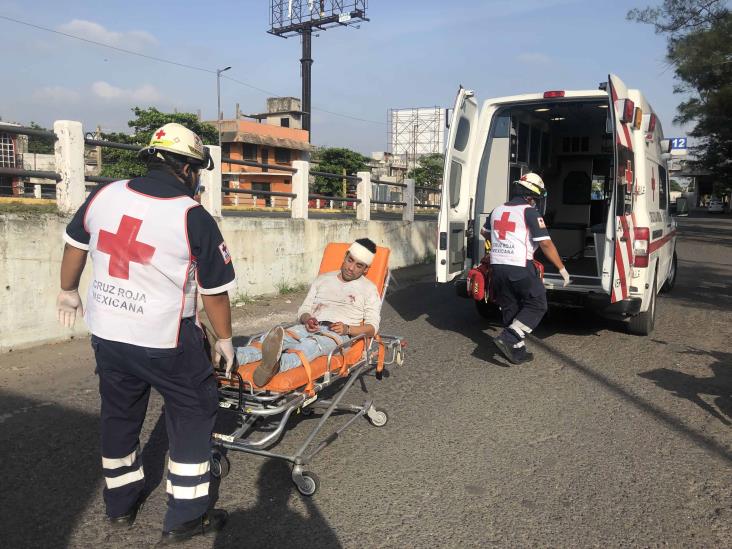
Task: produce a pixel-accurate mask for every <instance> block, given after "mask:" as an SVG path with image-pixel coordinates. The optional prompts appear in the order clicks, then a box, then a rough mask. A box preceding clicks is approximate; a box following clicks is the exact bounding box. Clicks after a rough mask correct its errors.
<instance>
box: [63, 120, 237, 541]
mask: <svg viewBox="0 0 732 549" xmlns="http://www.w3.org/2000/svg"><path fill="white" fill-rule="evenodd" d="M140 156H141V158H142V160H143V161H144V162H145V164H146V165H147V168H148V173H147V175H145V176H144V177H137V178H134V179H131V180H129V181H116V182H114V183H109V184H107V185H104V186H100V187H98V188H97V189H95V190H94V191H93V192H92V193H91V194H90V196H89V198H88V199H87V200H86V202H85V203H84V204H83V205H82V207H81V208H80V209H79V211H78V212H76V215H75V216H74V218H73V219H72V220H71V222H70V223H69V225H68V227H67V228H66V232H65V234H64V240H65V241H66V247H65V249H64V256H63V261H62V265H61V293H60V294H59V296H58V301H57V309H58V317H59V321H61V322H62V323H63V324H65V325H66V326H69V327H70V326H73V323H74V320H75V318H76V315H77V313H82V312H83V314H84V318H85V320H86V323H87V326H88V327H89V330H90V331H91V333H92V340H91V344H92V347H93V349H94V354H95V357H96V362H97V369H96V373H97V374H98V375H99V393H100V395H101V400H102V405H101V446H102V468H103V472H104V479H105V484H106V486H105V488H104V501H105V504H106V512H107V517H108V520H109V523H110V525H112V526H115V527H122V528H129V527H130V526H132V525H133V523H134V521H135V518H136V517H137V513H138V511H139V509H140V506H141V505H142V502H143V500H144V498H145V497H146V494H145V493H144V492H143V489H144V484H145V474H144V471H143V467H142V458H141V456H140V439H139V436H140V429H141V428H142V424H143V422H144V420H145V413H146V411H147V404H148V399H149V397H150V387H154V388H155V390H156V391H158V392H159V393H160V394H161V395H162V397H163V400H164V401H165V422H166V428H167V433H168V441H169V449H170V455H169V460H168V478H167V489H166V491H167V493H168V508H167V512H166V515H165V519H164V522H163V536H162V542H164V543H169V542H177V541H181V540H185V539H188V538H190V537H192V536H194V535H197V534H202V533H205V532H207V531H213V530H218V529H219V528H221V527H222V526H223V524H224V522H225V521H226V517H227V514H226V511H223V510H220V509H209V508H208V507H209V479H210V473H209V467H210V465H209V463H210V456H211V431H212V429H213V425H214V420H215V418H216V411H217V408H218V395H217V390H216V387H217V385H216V379H215V377H214V372H213V367H212V364H211V361H210V357H209V356H208V354H207V353H206V352H205V351H204V344H203V335H202V331H201V328H200V326H199V325H198V322H197V318H196V309H197V308H196V301H197V294H198V292H200V293H201V294H202V300H203V306H204V308H205V310H206V314H207V316H208V318H209V320H210V322H211V325H212V326H213V330H214V331H215V332H216V335H217V336H218V337H219V338H220V339H219V340H218V341H217V343H216V352H217V354H218V355H219V356H223V357H224V358H225V359H226V362H227V366H228V367H229V368H230V367H231V366H232V365H233V360H234V349H233V346H232V344H231V310H230V308H229V296H228V290H229V289H231V288H233V286H234V268H233V265H232V263H231V256H230V255H229V251H228V249H227V248H226V244H225V243H224V239H223V238H222V236H221V233H220V232H219V229H218V227H217V226H216V222H215V221H214V219H213V218H212V217H211V215H209V213H208V212H206V210H204V209H203V208H202V207H201V206H200V204H199V203H198V202H196V201H195V200H194V199H193V196H194V195H195V194H196V191H197V188H198V182H199V172H200V170H202V169H211V168H212V167H213V163H212V161H211V156H210V154H209V152H208V149H207V148H206V147H204V146H203V143H202V141H201V139H200V137H199V136H198V135H196V134H195V133H193V132H192V131H190V130H189V129H187V128H185V127H184V126H182V125H180V124H166V125H165V126H163V127H161V128H160V129H158V130H157V131H156V132H155V133H154V134H153V136H152V139H151V141H150V144H149V146H148V147H145V148H144V149H142V150H141V151H140ZM87 254H89V255H90V256H91V260H92V265H93V268H94V274H93V278H92V281H91V284H90V285H89V292H88V294H87V299H86V310H85V311H84V310H83V308H82V302H81V298H80V296H79V293H78V290H77V289H78V285H79V278H80V277H81V273H82V270H83V269H84V265H85V263H86V257H87Z"/></svg>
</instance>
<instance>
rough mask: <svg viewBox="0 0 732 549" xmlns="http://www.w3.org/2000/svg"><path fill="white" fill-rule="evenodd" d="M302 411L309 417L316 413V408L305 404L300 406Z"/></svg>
mask: <svg viewBox="0 0 732 549" xmlns="http://www.w3.org/2000/svg"><path fill="white" fill-rule="evenodd" d="M300 413H301V414H302V415H303V416H305V417H309V416H312V415H313V414H314V413H315V410H313V409H312V408H311V407H310V406H303V407H302V408H300Z"/></svg>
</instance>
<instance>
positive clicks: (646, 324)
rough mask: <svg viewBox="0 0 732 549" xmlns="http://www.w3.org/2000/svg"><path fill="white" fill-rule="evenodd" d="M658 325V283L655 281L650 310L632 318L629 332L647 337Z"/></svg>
mask: <svg viewBox="0 0 732 549" xmlns="http://www.w3.org/2000/svg"><path fill="white" fill-rule="evenodd" d="M655 324H656V281H655V280H654V281H653V289H652V290H651V302H650V303H649V304H648V310H647V311H645V312H644V313H639V314H637V315H635V316H631V317H630V322H629V323H628V331H629V332H630V333H631V334H635V335H642V336H646V335H648V334H650V333H651V332H652V331H653V327H654V326H655Z"/></svg>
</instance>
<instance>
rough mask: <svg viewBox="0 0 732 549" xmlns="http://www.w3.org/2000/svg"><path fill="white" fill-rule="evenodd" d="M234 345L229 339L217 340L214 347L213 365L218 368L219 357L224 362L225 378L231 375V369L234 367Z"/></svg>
mask: <svg viewBox="0 0 732 549" xmlns="http://www.w3.org/2000/svg"><path fill="white" fill-rule="evenodd" d="M234 356H235V353H234V345H233V344H232V343H231V338H228V339H219V340H218V341H217V342H216V345H214V364H215V365H217V366H218V364H219V361H221V357H223V358H224V360H225V361H226V377H229V376H230V375H231V369H232V368H233V367H234Z"/></svg>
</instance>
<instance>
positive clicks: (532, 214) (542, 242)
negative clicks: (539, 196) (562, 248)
mask: <svg viewBox="0 0 732 549" xmlns="http://www.w3.org/2000/svg"><path fill="white" fill-rule="evenodd" d="M524 216H525V217H524V219H526V226H527V227H528V228H529V233H531V239H532V240H533V241H534V242H536V243H537V244H538V245H539V246H540V247H541V251H542V252H544V255H545V256H546V258H547V259H548V260H549V261H551V262H552V265H554V266H555V267H556V268H557V270H558V271H559V274H560V275H561V276H562V279H564V284H563V285H564V286H567V284H569V273H568V272H567V269H566V268H565V267H564V263H563V262H562V258H561V257H559V252H558V251H557V247H556V246H555V245H554V242H552V239H551V236H549V231H548V230H547V228H546V223H545V222H544V218H543V217H541V215H539V212H537V211H536V210H535V209H534V208H527V209H526V210H525V212H524Z"/></svg>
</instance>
